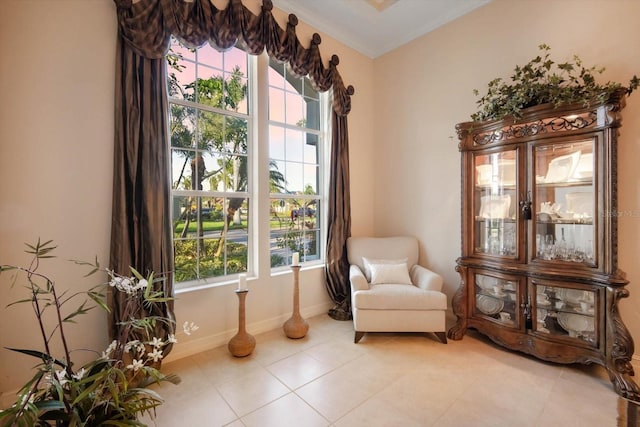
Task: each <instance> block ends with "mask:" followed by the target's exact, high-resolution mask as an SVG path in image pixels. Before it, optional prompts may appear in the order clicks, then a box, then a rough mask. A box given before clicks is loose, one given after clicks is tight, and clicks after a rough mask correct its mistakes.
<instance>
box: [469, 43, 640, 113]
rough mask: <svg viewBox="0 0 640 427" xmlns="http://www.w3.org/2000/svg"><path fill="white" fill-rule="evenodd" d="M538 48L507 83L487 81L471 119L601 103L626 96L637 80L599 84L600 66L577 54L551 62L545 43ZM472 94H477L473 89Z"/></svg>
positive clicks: (635, 78) (636, 83)
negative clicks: (618, 94) (586, 62)
mask: <svg viewBox="0 0 640 427" xmlns="http://www.w3.org/2000/svg"><path fill="white" fill-rule="evenodd" d="M538 48H539V49H540V50H541V51H542V53H541V55H538V56H536V57H535V58H533V59H532V60H530V61H529V62H528V63H527V64H525V65H524V66H516V68H515V69H514V73H513V75H512V76H511V78H510V82H506V81H503V80H502V79H501V78H496V79H493V80H491V81H490V82H489V84H488V89H487V93H486V94H485V95H484V96H482V97H481V98H480V99H479V100H478V101H477V102H476V103H477V105H478V111H477V112H476V113H474V114H472V115H471V119H472V120H473V121H475V122H480V121H486V120H500V119H502V118H505V117H507V116H513V118H514V119H518V118H520V117H521V115H522V114H521V111H522V110H523V109H525V108H528V107H533V106H536V105H541V104H547V103H549V104H552V105H553V106H554V107H557V106H560V105H563V104H577V103H582V104H584V105H589V104H591V103H598V102H605V101H607V100H608V99H609V98H610V97H611V96H612V95H613V94H614V93H616V92H617V91H620V90H623V91H625V92H626V94H627V95H630V94H631V92H633V91H634V90H635V89H637V87H638V84H639V83H640V79H638V77H637V76H635V75H634V76H633V77H632V78H631V80H630V81H629V85H628V86H627V87H623V86H622V85H621V84H620V83H614V82H607V83H605V84H599V83H598V82H596V79H595V75H596V74H602V72H604V68H596V67H595V66H594V67H590V68H586V67H585V66H584V65H583V63H582V61H581V60H580V58H579V57H578V56H577V55H574V57H573V62H564V63H555V62H554V61H552V60H551V59H549V56H550V53H549V51H550V50H551V48H550V47H549V46H547V45H546V44H541V45H540V46H538ZM474 93H475V94H476V95H479V92H478V90H477V89H476V90H474Z"/></svg>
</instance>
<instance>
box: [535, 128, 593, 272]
mask: <svg viewBox="0 0 640 427" xmlns="http://www.w3.org/2000/svg"><path fill="white" fill-rule="evenodd" d="M533 153H534V164H535V193H534V203H533V210H534V213H535V214H534V215H533V218H532V219H533V220H534V221H535V228H534V230H535V233H536V235H535V241H534V242H533V244H534V246H533V253H532V257H533V258H534V259H536V260H538V261H551V260H553V261H561V262H571V263H584V264H588V265H592V266H593V265H595V254H594V252H595V247H596V246H595V244H596V239H595V226H594V218H596V217H597V212H595V208H596V206H597V203H596V202H597V200H596V191H594V188H595V185H594V182H595V180H594V170H595V165H596V159H595V150H594V140H593V139H586V140H580V141H572V142H567V143H559V144H545V145H536V146H534V148H533Z"/></svg>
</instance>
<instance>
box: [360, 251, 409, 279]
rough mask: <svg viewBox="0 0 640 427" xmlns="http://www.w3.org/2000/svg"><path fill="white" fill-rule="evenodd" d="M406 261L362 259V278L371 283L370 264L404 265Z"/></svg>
mask: <svg viewBox="0 0 640 427" xmlns="http://www.w3.org/2000/svg"><path fill="white" fill-rule="evenodd" d="M406 263H407V259H406V258H401V259H373V258H365V257H362V264H363V265H364V272H363V273H364V277H366V278H367V282H369V283H371V264H406Z"/></svg>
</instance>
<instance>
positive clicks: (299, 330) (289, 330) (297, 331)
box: [282, 265, 309, 339]
mask: <svg viewBox="0 0 640 427" xmlns="http://www.w3.org/2000/svg"><path fill="white" fill-rule="evenodd" d="M291 270H293V313H292V314H291V318H290V319H289V320H287V321H286V322H284V325H282V329H284V333H285V335H286V336H287V337H289V338H293V339H298V338H302V337H304V336H305V335H307V331H308V330H309V324H308V323H307V322H306V320H304V319H303V318H302V316H300V289H299V288H300V287H299V278H300V266H299V265H292V266H291Z"/></svg>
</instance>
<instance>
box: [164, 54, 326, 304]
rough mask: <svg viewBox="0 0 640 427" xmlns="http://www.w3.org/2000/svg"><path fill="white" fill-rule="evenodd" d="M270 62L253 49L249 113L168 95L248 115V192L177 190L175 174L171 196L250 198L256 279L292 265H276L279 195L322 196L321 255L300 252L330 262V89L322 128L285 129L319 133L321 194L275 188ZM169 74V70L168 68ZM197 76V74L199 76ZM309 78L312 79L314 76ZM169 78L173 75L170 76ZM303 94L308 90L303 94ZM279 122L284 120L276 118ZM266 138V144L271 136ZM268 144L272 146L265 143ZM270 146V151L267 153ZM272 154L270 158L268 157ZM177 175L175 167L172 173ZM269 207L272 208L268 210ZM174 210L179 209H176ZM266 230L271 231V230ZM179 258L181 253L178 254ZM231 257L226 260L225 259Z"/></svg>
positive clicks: (322, 105)
mask: <svg viewBox="0 0 640 427" xmlns="http://www.w3.org/2000/svg"><path fill="white" fill-rule="evenodd" d="M269 68H270V63H269V59H268V55H267V54H266V53H263V54H261V55H257V56H256V55H250V54H247V76H246V80H247V92H248V94H247V98H248V99H247V114H244V113H237V112H235V111H230V110H227V109H224V108H222V109H220V108H215V107H211V106H207V105H202V104H198V103H197V102H193V101H189V100H185V99H180V98H174V97H171V96H169V97H168V106H169V108H171V105H172V104H175V105H179V106H182V107H187V108H195V109H196V111H197V110H202V111H209V112H212V113H214V114H223V115H225V116H231V117H238V118H242V119H244V120H247V149H246V156H247V189H246V190H247V191H244V192H237V191H205V190H180V189H173V178H171V181H172V185H171V200H172V204H173V200H174V197H178V196H206V197H227V198H228V197H229V196H233V197H237V198H243V199H245V200H246V202H247V203H248V212H249V221H248V224H247V227H248V232H247V268H246V273H247V275H248V276H249V277H250V278H257V277H260V275H261V274H260V273H261V272H262V273H263V274H268V275H269V276H274V275H279V274H282V273H283V272H286V271H288V270H289V265H290V258H288V259H287V263H286V265H281V266H275V267H271V225H270V220H271V214H270V204H271V200H272V198H273V197H277V198H285V199H286V198H292V199H293V198H295V199H299V200H318V202H319V203H320V207H321V214H319V213H318V214H317V218H318V219H317V223H316V227H315V230H317V234H318V239H319V242H318V257H317V259H314V260H311V261H306V262H305V261H304V257H303V256H302V254H301V256H300V261H301V265H302V266H303V267H304V268H311V267H318V266H323V265H324V262H325V255H326V254H325V252H326V235H327V211H328V209H327V190H328V179H329V170H328V167H329V166H328V165H329V155H330V139H329V135H330V126H331V122H330V114H329V113H330V106H331V103H330V93H329V92H318V103H319V110H320V123H319V129H318V130H315V129H308V128H305V127H300V126H292V125H286V124H284V125H285V129H293V130H296V131H303V132H309V133H313V134H315V135H317V138H318V151H317V167H318V183H317V186H318V188H317V191H316V193H317V194H313V195H306V194H292V195H289V194H284V193H271V191H270V185H269V179H268V177H269V169H270V167H269V161H270V160H271V158H270V155H269V127H270V126H271V125H272V121H271V120H269V115H268V109H267V111H266V112H265V111H264V108H265V107H267V108H268V106H269V78H268V71H269ZM167 74H168V73H167ZM196 78H197V75H196ZM305 78H307V79H308V76H306V77H305ZM167 79H168V75H167ZM299 95H300V96H302V94H299ZM275 123H277V124H278V125H283V123H281V122H280V123H278V122H275ZM171 137H172V135H171V133H170V132H169V133H168V142H167V150H168V152H169V154H170V155H171V147H172V146H171ZM265 138H266V143H262V142H264V141H265ZM265 146H266V148H265ZM265 150H266V152H265ZM265 159H266V160H265ZM168 173H169V174H170V176H172V171H171V170H170V171H169V172H168ZM264 176H267V182H268V184H267V185H265V184H264V183H262V185H261V182H264V179H262V180H261V177H264ZM265 206H266V207H267V208H266V209H265ZM171 211H172V215H173V208H172V209H171ZM173 221H174V218H173V217H172V218H171V224H172V236H171V238H172V245H175V241H176V240H175V233H174V226H173ZM265 232H266V234H265ZM261 237H262V238H263V239H264V238H267V239H268V244H266V245H265V244H263V242H262V240H261ZM174 247H175V246H174ZM174 259H175V253H174ZM225 262H226V261H225ZM237 278H238V274H237V273H231V274H226V275H222V276H209V277H202V278H196V279H193V280H188V281H183V282H177V281H175V279H174V288H175V290H176V292H177V293H181V292H188V291H193V290H197V289H203V288H209V287H217V286H222V285H228V284H230V283H234V284H235V283H236V282H237V280H238V279H237Z"/></svg>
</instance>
